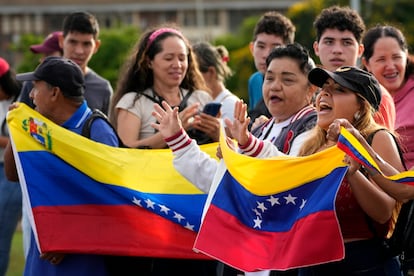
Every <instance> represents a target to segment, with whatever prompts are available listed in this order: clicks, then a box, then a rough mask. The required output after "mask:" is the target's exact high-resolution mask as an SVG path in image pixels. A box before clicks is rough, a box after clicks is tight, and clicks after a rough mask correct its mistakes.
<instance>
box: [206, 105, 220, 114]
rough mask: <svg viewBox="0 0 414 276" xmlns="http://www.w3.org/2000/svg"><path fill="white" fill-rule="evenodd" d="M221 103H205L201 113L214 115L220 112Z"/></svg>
mask: <svg viewBox="0 0 414 276" xmlns="http://www.w3.org/2000/svg"><path fill="white" fill-rule="evenodd" d="M220 108H221V103H207V104H206V105H205V106H204V108H203V113H206V114H208V115H211V116H213V117H216V116H217V114H218V113H219V112H220Z"/></svg>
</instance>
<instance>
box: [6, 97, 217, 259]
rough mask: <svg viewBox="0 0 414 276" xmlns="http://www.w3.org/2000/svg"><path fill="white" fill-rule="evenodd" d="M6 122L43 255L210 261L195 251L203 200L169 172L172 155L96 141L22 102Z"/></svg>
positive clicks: (174, 172) (167, 151)
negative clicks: (90, 255) (47, 117)
mask: <svg viewBox="0 0 414 276" xmlns="http://www.w3.org/2000/svg"><path fill="white" fill-rule="evenodd" d="M8 124H9V128H10V132H11V137H12V141H13V148H14V154H15V159H16V162H17V165H18V173H19V179H20V181H21V185H22V189H23V196H24V198H25V200H26V202H28V203H30V204H29V206H30V210H29V212H30V219H31V225H32V226H33V229H34V232H35V236H36V238H37V243H38V247H39V250H40V251H41V252H48V251H57V252H66V253H70V252H80V253H93V254H111V255H134V256H156V257H172V258H196V259H197V258H202V259H205V258H208V257H207V256H206V255H204V254H199V253H196V252H194V251H193V243H194V240H195V237H196V231H197V230H198V229H199V226H200V220H201V215H202V210H203V206H204V203H205V200H206V197H207V195H206V194H203V193H202V192H201V191H199V190H198V189H197V188H195V187H194V186H193V185H192V184H191V183H189V182H188V181H186V180H185V179H184V178H183V177H182V176H180V175H179V174H178V173H177V172H176V171H175V170H174V168H173V165H172V153H171V151H170V150H138V149H120V148H114V147H109V146H106V145H103V144H100V143H96V142H94V141H91V140H88V139H86V138H84V137H82V136H80V135H77V134H75V133H73V132H70V131H68V130H66V129H64V128H62V127H60V126H58V125H55V124H54V123H52V122H51V121H49V120H48V119H46V118H45V117H43V116H41V115H40V114H39V113H37V112H35V111H34V110H32V109H30V108H28V107H27V106H25V105H24V104H20V105H19V107H18V108H17V109H15V110H12V111H11V112H9V114H8ZM216 146H217V145H210V146H208V147H205V148H203V149H204V150H206V151H207V152H211V153H212V154H215V151H216Z"/></svg>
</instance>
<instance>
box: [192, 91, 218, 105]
mask: <svg viewBox="0 0 414 276" xmlns="http://www.w3.org/2000/svg"><path fill="white" fill-rule="evenodd" d="M187 93H188V92H187ZM189 99H193V100H196V101H198V102H201V103H205V102H211V101H212V100H213V98H212V97H211V95H210V93H208V92H207V91H204V90H199V89H197V90H194V91H193V93H191V96H190V98H189Z"/></svg>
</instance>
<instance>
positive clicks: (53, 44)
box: [30, 32, 62, 54]
mask: <svg viewBox="0 0 414 276" xmlns="http://www.w3.org/2000/svg"><path fill="white" fill-rule="evenodd" d="M61 34H62V32H53V33H51V34H49V35H48V36H47V37H46V38H45V40H44V41H43V43H42V44H37V45H32V46H30V50H31V51H32V52H33V53H35V54H50V53H52V52H57V51H62V48H60V46H59V35H61Z"/></svg>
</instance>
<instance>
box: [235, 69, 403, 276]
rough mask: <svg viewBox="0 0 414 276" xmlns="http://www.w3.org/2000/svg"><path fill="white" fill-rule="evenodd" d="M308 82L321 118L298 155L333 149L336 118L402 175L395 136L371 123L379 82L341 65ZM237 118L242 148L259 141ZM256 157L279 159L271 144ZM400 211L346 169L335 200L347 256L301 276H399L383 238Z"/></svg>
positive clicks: (316, 71)
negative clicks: (313, 89)
mask: <svg viewBox="0 0 414 276" xmlns="http://www.w3.org/2000/svg"><path fill="white" fill-rule="evenodd" d="M308 79H309V81H310V82H311V83H312V84H314V85H316V86H318V87H320V88H321V91H320V93H319V94H318V96H317V97H316V101H315V106H316V110H317V114H318V120H317V125H316V126H315V127H314V128H313V129H312V131H311V132H310V133H309V134H308V136H307V139H306V141H305V142H304V143H303V144H302V145H301V147H300V150H299V154H298V155H299V156H306V155H311V154H314V153H316V152H319V151H322V150H324V149H327V148H329V147H331V146H333V145H335V142H334V141H331V140H328V139H327V131H328V129H329V126H330V125H331V124H332V122H334V121H335V120H336V119H346V120H348V121H349V122H350V123H351V124H352V125H353V126H354V127H355V128H356V129H357V130H359V131H360V132H361V134H362V136H363V137H364V138H365V139H367V140H369V141H371V145H372V147H373V148H374V149H375V151H377V153H378V155H379V156H381V157H382V159H383V160H385V161H386V162H388V163H389V164H391V165H392V166H394V167H395V168H396V169H398V170H399V171H402V170H403V169H404V167H403V164H402V161H401V159H400V156H399V153H398V149H397V145H396V143H395V141H394V138H393V136H392V134H391V133H390V132H389V131H388V130H386V129H384V128H383V127H381V126H380V125H378V124H377V123H375V121H374V119H373V114H374V112H375V111H376V110H377V109H378V107H379V104H380V102H381V92H380V87H379V84H378V82H377V80H376V79H375V78H374V77H373V76H372V75H371V74H370V73H368V72H366V71H364V70H361V69H359V68H356V67H340V68H339V69H337V70H336V71H334V72H330V71H327V70H324V69H321V68H315V69H313V70H312V71H310V73H309V76H308ZM235 117H236V118H239V119H237V120H236V119H235V120H234V123H233V126H229V128H230V129H231V130H232V134H233V137H235V139H236V140H237V141H239V143H240V142H242V145H241V146H243V147H249V146H250V144H254V143H257V140H256V138H254V137H253V136H251V135H250V137H244V138H243V139H241V138H240V135H241V134H242V135H244V134H243V133H245V132H244V131H241V129H242V128H243V127H244V129H246V128H247V126H246V124H248V119H246V118H245V115H244V113H242V112H240V114H235ZM236 132H240V133H236ZM243 141H246V144H243ZM256 153H257V155H258V156H261V157H262V158H264V157H270V156H277V155H281V152H280V151H278V150H277V149H276V148H275V147H273V148H271V147H270V146H269V144H264V146H263V147H262V148H260V149H259V150H258V151H256ZM264 153H266V155H265V154H264ZM399 207H400V204H397V203H396V201H395V200H394V199H393V198H392V197H390V196H389V195H387V194H386V193H385V192H384V191H383V190H382V189H380V188H379V187H378V186H377V185H376V184H375V182H374V181H372V179H371V177H370V176H369V175H367V174H364V173H362V172H361V171H356V170H348V172H347V174H346V176H345V178H344V179H343V181H342V184H341V185H340V188H339V190H338V194H337V197H336V201H335V209H336V214H337V217H338V222H339V225H340V228H341V232H342V236H343V239H344V243H345V244H344V245H345V258H344V259H343V260H341V261H338V262H332V263H327V264H321V265H317V266H312V267H306V268H301V269H299V276H308V275H312V276H315V275H343V276H349V275H373V276H374V275H375V276H380V275H401V270H400V265H399V262H398V261H397V259H396V258H392V257H384V255H383V254H382V252H383V251H382V250H381V249H382V242H381V240H382V238H384V237H386V235H387V233H388V232H389V231H392V230H393V228H394V224H395V219H396V214H397V212H396V211H397V210H398V209H399ZM321 231H323V229H321ZM304 246H305V245H304ZM321 250H323V249H321Z"/></svg>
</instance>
